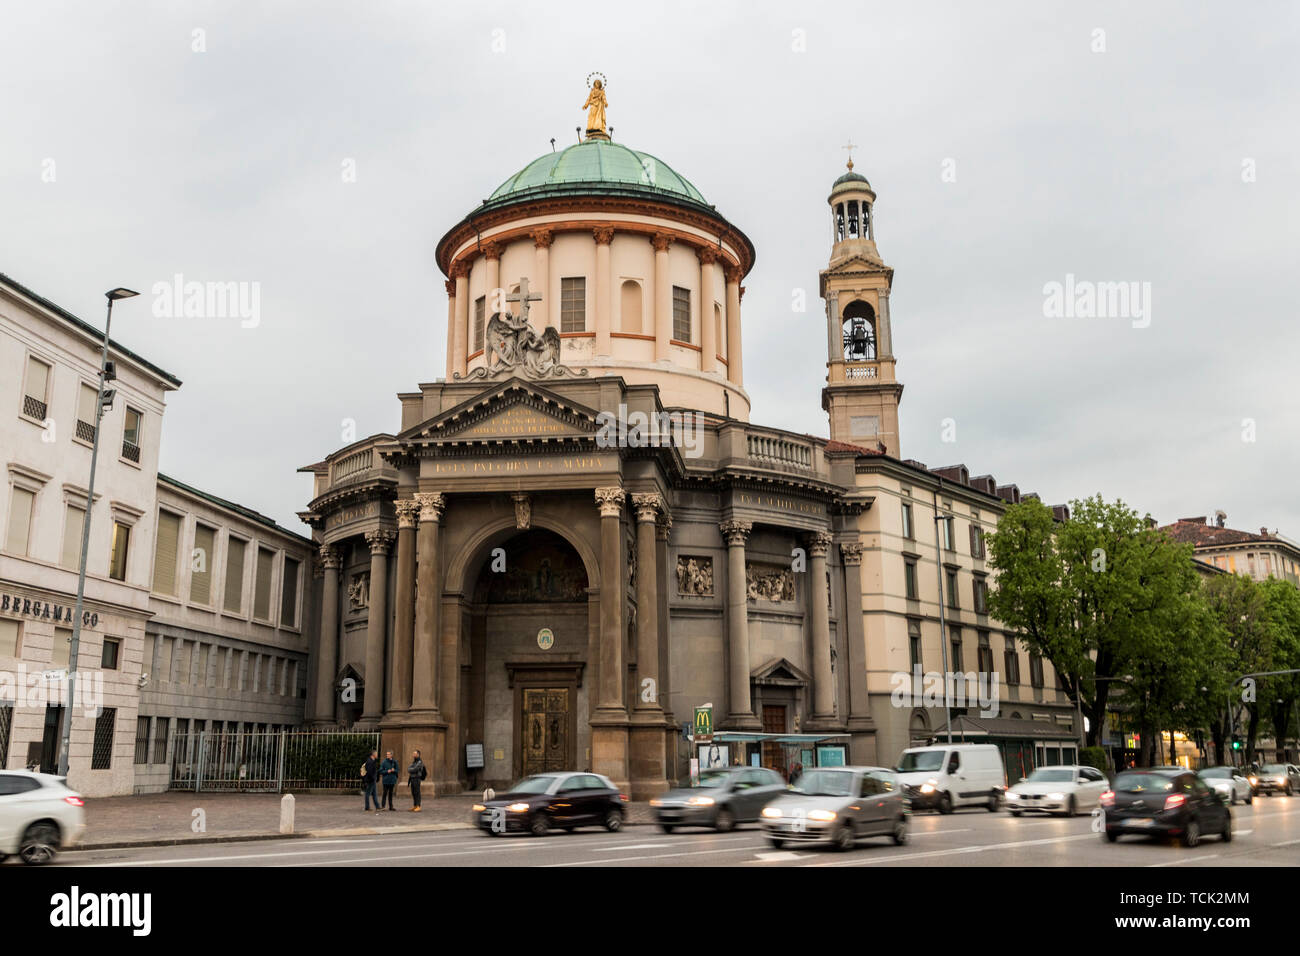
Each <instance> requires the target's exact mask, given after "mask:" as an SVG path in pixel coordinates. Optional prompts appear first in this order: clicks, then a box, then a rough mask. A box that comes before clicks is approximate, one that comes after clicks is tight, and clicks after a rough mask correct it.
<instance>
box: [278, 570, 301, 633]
mask: <svg viewBox="0 0 1300 956" xmlns="http://www.w3.org/2000/svg"><path fill="white" fill-rule="evenodd" d="M280 626H281V627H297V626H298V561H297V560H296V559H294V558H290V557H287V556H286V557H285V559H284V580H283V581H282V582H281V584H280Z"/></svg>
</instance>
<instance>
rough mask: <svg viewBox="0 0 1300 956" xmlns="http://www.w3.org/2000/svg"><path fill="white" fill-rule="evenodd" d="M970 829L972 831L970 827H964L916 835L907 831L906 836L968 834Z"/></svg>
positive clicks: (928, 831) (914, 832)
mask: <svg viewBox="0 0 1300 956" xmlns="http://www.w3.org/2000/svg"><path fill="white" fill-rule="evenodd" d="M971 829H972V828H971V827H965V828H964V829H961V830H925V831H923V832H921V833H917V832H916V831H915V830H911V829H909V830H908V831H907V835H908V836H910V837H912V838H916V837H923V836H947V835H948V834H949V833H970V832H971Z"/></svg>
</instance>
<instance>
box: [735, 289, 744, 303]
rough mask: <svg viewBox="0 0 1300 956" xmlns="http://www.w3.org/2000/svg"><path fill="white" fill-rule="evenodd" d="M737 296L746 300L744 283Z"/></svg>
mask: <svg viewBox="0 0 1300 956" xmlns="http://www.w3.org/2000/svg"><path fill="white" fill-rule="evenodd" d="M736 297H737V298H739V299H740V300H741V301H742V302H743V301H744V300H745V287H744V286H743V285H742V286H741V287H740V288H739V289H738V290H737V292H736Z"/></svg>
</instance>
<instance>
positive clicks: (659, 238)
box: [650, 232, 673, 252]
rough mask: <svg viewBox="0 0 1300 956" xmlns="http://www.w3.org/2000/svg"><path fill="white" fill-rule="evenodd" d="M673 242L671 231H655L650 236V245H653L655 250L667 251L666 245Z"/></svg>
mask: <svg viewBox="0 0 1300 956" xmlns="http://www.w3.org/2000/svg"><path fill="white" fill-rule="evenodd" d="M672 244H673V237H672V234H671V233H667V232H656V233H655V234H654V235H653V236H651V237H650V245H652V246H654V247H655V252H667V251H668V247H669V246H671V245H672Z"/></svg>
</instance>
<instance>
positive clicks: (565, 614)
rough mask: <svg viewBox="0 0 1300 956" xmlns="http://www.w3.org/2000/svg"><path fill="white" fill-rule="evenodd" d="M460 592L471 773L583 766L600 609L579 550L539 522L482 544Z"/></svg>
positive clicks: (490, 775) (488, 778)
mask: <svg viewBox="0 0 1300 956" xmlns="http://www.w3.org/2000/svg"><path fill="white" fill-rule="evenodd" d="M472 580H473V582H474V583H473V586H472V588H470V589H469V593H468V594H467V595H466V605H465V617H466V621H465V623H466V625H467V627H468V633H469V659H468V665H469V666H468V667H466V668H463V669H462V674H461V678H462V692H461V700H462V702H463V704H462V707H463V710H462V714H461V720H462V726H463V727H464V728H465V733H466V737H465V742H466V743H471V744H472V743H480V742H481V743H482V744H483V756H484V767H483V770H482V771H481V774H480V775H479V779H478V781H475V783H477V782H483V783H486V784H488V785H491V786H494V787H501V786H504V785H506V784H508V783H510V782H511V781H512V780H514V779H517V778H518V777H519V776H522V775H526V774H529V773H537V772H541V771H547V770H567V769H582V768H585V767H587V766H589V765H590V748H591V732H590V726H589V720H588V714H589V710H588V687H589V684H590V681H589V680H588V679H587V677H588V675H587V674H586V670H587V662H588V657H589V650H590V647H591V642H592V639H593V633H594V632H593V623H594V622H598V619H599V615H598V609H597V608H595V607H594V606H593V605H594V602H593V600H592V599H591V598H590V596H589V595H588V575H587V569H586V566H585V564H584V562H583V560H582V557H581V555H579V553H578V551H577V550H576V549H575V548H574V547H573V545H571V544H570V543H569V542H568V541H567V540H566V539H565V538H564V537H562V536H561V535H559V534H557V533H556V532H554V531H550V530H547V529H544V528H534V529H531V530H528V531H522V532H520V533H518V534H516V535H514V536H513V537H510V538H507V539H506V540H501V541H495V542H492V543H490V544H489V545H488V546H487V547H485V549H484V551H483V554H482V563H481V565H480V566H479V569H478V572H477V574H476V575H475V576H474V577H473V578H472Z"/></svg>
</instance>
